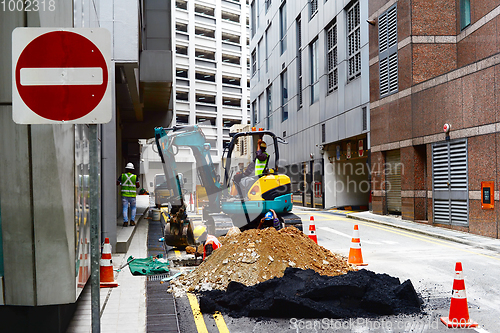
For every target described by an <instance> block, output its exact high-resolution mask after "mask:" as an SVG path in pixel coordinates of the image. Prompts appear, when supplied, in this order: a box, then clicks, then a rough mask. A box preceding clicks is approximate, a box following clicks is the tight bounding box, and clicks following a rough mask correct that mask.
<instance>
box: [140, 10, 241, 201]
mask: <svg viewBox="0 0 500 333" xmlns="http://www.w3.org/2000/svg"><path fill="white" fill-rule="evenodd" d="M173 5H174V6H175V7H174V8H173V17H174V20H173V30H174V34H173V44H174V47H175V55H174V59H173V63H174V65H173V66H174V70H175V79H174V82H173V91H174V93H173V97H174V98H173V111H174V117H173V121H172V125H193V124H198V125H200V127H201V129H202V130H203V132H204V134H205V136H206V139H207V141H208V142H209V143H210V144H211V154H212V160H213V162H214V164H215V166H216V168H217V170H219V172H220V168H221V158H222V151H223V143H224V142H229V141H230V137H229V128H230V127H231V126H233V125H234V124H247V122H248V121H249V109H248V105H249V102H248V100H249V81H248V80H249V77H248V70H247V66H248V57H249V54H248V43H249V39H248V23H249V20H248V7H249V6H248V4H247V3H245V1H240V0H222V1H215V0H206V1H201V0H196V1H186V0H175V1H173ZM176 158H177V162H178V163H177V165H178V169H179V170H178V171H179V172H180V173H182V174H183V175H184V179H186V180H187V183H186V184H185V189H186V190H187V191H188V192H191V193H193V194H194V193H195V192H196V185H197V184H199V182H198V181H197V179H198V177H197V173H196V164H195V159H194V156H193V155H192V153H191V150H190V149H189V148H186V147H184V148H183V147H179V153H178V155H177V156H176ZM149 169H150V172H152V173H154V172H156V173H163V170H162V169H161V162H160V159H159V157H157V159H156V160H155V159H154V158H153V159H151V160H150V167H149ZM151 170H153V171H151ZM220 174H222V172H220Z"/></svg>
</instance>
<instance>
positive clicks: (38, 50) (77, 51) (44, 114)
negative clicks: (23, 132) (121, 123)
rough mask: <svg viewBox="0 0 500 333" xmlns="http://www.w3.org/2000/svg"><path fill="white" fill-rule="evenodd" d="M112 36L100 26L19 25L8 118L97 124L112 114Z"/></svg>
mask: <svg viewBox="0 0 500 333" xmlns="http://www.w3.org/2000/svg"><path fill="white" fill-rule="evenodd" d="M110 59H111V37H110V34H109V32H108V31H107V30H106V29H103V28H96V29H90V28H89V29H87V28H79V29H64V30H62V29H58V30H56V29H46V28H17V29H15V30H14V31H13V33H12V78H13V83H12V95H13V96H12V110H13V111H12V118H13V120H14V122H16V123H18V124H54V123H63V122H64V123H74V124H92V123H93V124H97V123H107V122H109V121H110V120H111V116H112V109H111V108H112V99H111V98H112V93H111V91H112V89H111V88H112V81H111V79H112V75H111V71H110V66H111V61H110Z"/></svg>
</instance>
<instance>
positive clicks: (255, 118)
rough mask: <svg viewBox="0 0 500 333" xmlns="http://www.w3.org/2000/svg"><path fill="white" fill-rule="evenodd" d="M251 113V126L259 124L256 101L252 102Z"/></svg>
mask: <svg viewBox="0 0 500 333" xmlns="http://www.w3.org/2000/svg"><path fill="white" fill-rule="evenodd" d="M252 112H253V124H254V125H256V124H258V123H259V112H258V110H257V100H255V101H253V102H252Z"/></svg>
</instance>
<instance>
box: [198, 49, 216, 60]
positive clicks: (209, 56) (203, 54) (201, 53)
mask: <svg viewBox="0 0 500 333" xmlns="http://www.w3.org/2000/svg"><path fill="white" fill-rule="evenodd" d="M194 56H195V57H196V58H203V59H209V60H215V52H211V51H206V50H200V49H196V50H194Z"/></svg>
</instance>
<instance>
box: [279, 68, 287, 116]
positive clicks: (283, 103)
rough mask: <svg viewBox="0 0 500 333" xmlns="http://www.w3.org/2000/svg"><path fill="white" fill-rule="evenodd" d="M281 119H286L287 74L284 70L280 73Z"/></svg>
mask: <svg viewBox="0 0 500 333" xmlns="http://www.w3.org/2000/svg"><path fill="white" fill-rule="evenodd" d="M280 81H281V121H285V120H287V119H288V75H287V72H286V70H285V71H284V72H282V73H281V76H280Z"/></svg>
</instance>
